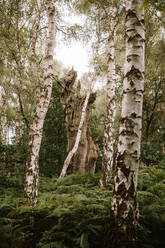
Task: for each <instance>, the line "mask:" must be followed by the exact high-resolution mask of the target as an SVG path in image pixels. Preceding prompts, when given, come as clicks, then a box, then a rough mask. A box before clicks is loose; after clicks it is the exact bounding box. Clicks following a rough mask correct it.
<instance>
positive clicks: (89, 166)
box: [60, 70, 98, 178]
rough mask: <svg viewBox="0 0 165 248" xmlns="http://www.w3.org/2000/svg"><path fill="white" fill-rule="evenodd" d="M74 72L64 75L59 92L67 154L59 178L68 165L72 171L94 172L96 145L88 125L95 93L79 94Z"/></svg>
mask: <svg viewBox="0 0 165 248" xmlns="http://www.w3.org/2000/svg"><path fill="white" fill-rule="evenodd" d="M76 76H77V75H76V72H74V71H73V70H71V71H70V72H69V73H68V75H67V76H66V78H65V80H64V84H63V91H62V94H61V103H62V106H63V108H64V110H65V114H66V117H65V123H66V129H67V139H68V146H67V151H68V156H67V158H66V160H65V162H64V165H63V169H62V172H61V174H60V178H63V177H64V176H65V174H66V171H67V168H68V166H69V165H70V168H71V172H72V173H86V172H91V173H94V172H95V167H96V159H97V156H98V146H97V145H96V144H95V143H94V141H93V140H92V137H91V131H90V127H89V116H90V112H91V111H90V106H91V104H92V103H93V102H94V101H95V97H96V95H95V94H93V93H90V92H88V93H87V95H86V97H82V96H81V95H80V82H79V83H78V87H77V90H74V83H75V80H76Z"/></svg>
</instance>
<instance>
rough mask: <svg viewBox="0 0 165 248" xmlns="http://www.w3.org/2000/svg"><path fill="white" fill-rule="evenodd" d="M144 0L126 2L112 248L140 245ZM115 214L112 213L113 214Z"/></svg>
mask: <svg viewBox="0 0 165 248" xmlns="http://www.w3.org/2000/svg"><path fill="white" fill-rule="evenodd" d="M142 4H143V0H136V1H135V0H127V1H126V24H125V25H126V31H125V32H126V61H125V71H124V86H123V87H124V89H123V98H122V113H121V122H120V132H119V142H118V155H117V164H116V171H115V188H114V194H113V199H112V210H111V214H112V215H114V218H115V230H113V234H112V237H111V242H110V243H109V246H108V247H109V248H110V247H118V248H120V247H122V248H128V247H129V248H131V247H135V246H136V225H137V218H138V205H137V200H136V191H137V177H138V167H139V156H140V142H141V129H142V105H143V91H144V67H145V65H144V54H145V51H144V50H145V26H144V9H142ZM112 215H111V216H112Z"/></svg>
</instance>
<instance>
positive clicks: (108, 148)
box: [100, 0, 118, 187]
mask: <svg viewBox="0 0 165 248" xmlns="http://www.w3.org/2000/svg"><path fill="white" fill-rule="evenodd" d="M117 5H118V1H117V0H113V1H112V6H111V14H110V28H109V39H108V44H107V53H108V74H107V97H106V101H107V103H106V105H107V112H106V117H105V121H104V139H103V142H104V148H103V149H104V150H103V160H102V174H101V178H100V186H101V187H106V186H107V185H108V183H109V182H110V177H111V173H112V168H113V157H114V156H113V151H114V142H115V139H114V122H115V116H116V94H115V88H116V66H115V40H116V27H117V23H118V20H117V19H118V18H117V15H118V6H117Z"/></svg>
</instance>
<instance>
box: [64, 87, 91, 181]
mask: <svg viewBox="0 0 165 248" xmlns="http://www.w3.org/2000/svg"><path fill="white" fill-rule="evenodd" d="M89 97H90V91H89V92H88V93H87V95H86V98H85V101H84V104H83V108H82V113H81V119H80V123H79V127H78V132H77V136H76V141H75V144H74V146H73V148H72V150H71V151H70V152H69V153H68V156H67V157H66V159H65V161H64V165H63V168H62V171H61V174H60V177H59V178H63V177H64V176H65V175H66V171H67V168H68V166H69V164H70V161H71V159H72V158H73V156H74V154H75V153H76V151H77V149H78V146H79V143H80V139H81V134H82V130H83V124H84V121H85V117H86V109H87V105H88V101H89Z"/></svg>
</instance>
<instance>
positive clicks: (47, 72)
mask: <svg viewBox="0 0 165 248" xmlns="http://www.w3.org/2000/svg"><path fill="white" fill-rule="evenodd" d="M46 9H47V16H48V34H47V40H46V48H45V57H44V61H43V71H44V75H43V80H42V79H40V75H39V72H38V64H37V61H36V58H35V47H33V48H34V49H33V55H34V56H33V66H34V80H35V82H36V111H35V115H34V119H33V123H32V128H31V138H30V141H29V150H28V158H27V164H26V182H25V198H26V199H27V200H28V203H29V204H30V205H31V206H35V205H36V203H37V196H38V180H39V165H38V160H39V151H40V145H41V140H42V132H43V124H44V120H45V116H46V113H47V110H48V106H49V102H50V98H51V91H52V78H53V54H54V45H55V29H56V28H55V27H56V26H55V6H54V1H53V0H47V2H46ZM38 11H39V9H38ZM37 18H38V19H37V20H36V25H35V27H36V30H35V31H36V32H37V31H38V28H39V15H38V17H37ZM34 35H35V34H34ZM36 39H37V37H36ZM36 39H35V36H34V42H33V43H34V46H35V43H36Z"/></svg>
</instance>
